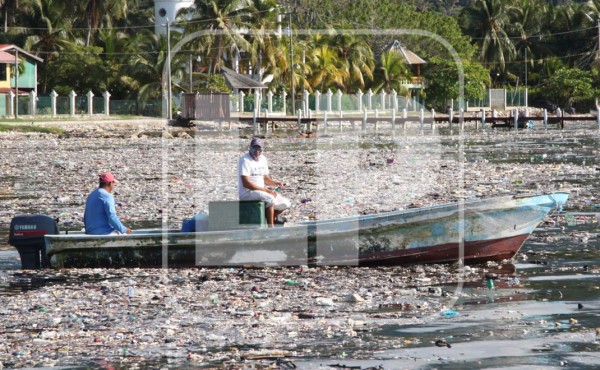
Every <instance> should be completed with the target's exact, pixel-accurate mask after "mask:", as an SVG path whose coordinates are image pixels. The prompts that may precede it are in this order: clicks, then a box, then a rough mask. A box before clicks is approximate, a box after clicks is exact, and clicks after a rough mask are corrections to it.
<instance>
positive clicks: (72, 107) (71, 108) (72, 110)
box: [69, 90, 77, 116]
mask: <svg viewBox="0 0 600 370" xmlns="http://www.w3.org/2000/svg"><path fill="white" fill-rule="evenodd" d="M75 97H77V93H76V92H75V91H73V90H71V92H70V93H69V113H71V116H74V115H75Z"/></svg>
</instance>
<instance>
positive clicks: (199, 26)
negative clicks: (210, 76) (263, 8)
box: [185, 0, 252, 73]
mask: <svg viewBox="0 0 600 370" xmlns="http://www.w3.org/2000/svg"><path fill="white" fill-rule="evenodd" d="M195 5H196V7H195V8H194V9H192V15H193V19H192V20H191V21H190V22H188V23H187V24H186V25H185V33H186V34H189V33H192V32H196V31H200V30H210V31H213V32H212V34H210V35H206V36H203V37H199V38H197V39H196V40H195V41H194V43H192V45H194V48H195V49H196V50H199V51H200V52H202V53H203V54H204V58H206V60H207V61H208V62H209V72H213V73H214V72H218V71H219V69H220V68H221V65H223V63H224V59H223V58H227V59H228V60H233V58H234V53H240V52H248V51H251V50H252V48H251V45H250V43H249V42H248V41H247V40H246V39H245V38H244V33H243V32H242V30H250V29H252V24H251V23H250V19H251V16H252V7H251V4H250V2H249V1H248V0H196V2H195Z"/></svg>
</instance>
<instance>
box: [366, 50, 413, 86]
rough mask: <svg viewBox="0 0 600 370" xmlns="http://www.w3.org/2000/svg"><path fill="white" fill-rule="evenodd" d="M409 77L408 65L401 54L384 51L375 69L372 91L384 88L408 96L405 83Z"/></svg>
mask: <svg viewBox="0 0 600 370" xmlns="http://www.w3.org/2000/svg"><path fill="white" fill-rule="evenodd" d="M409 78H410V72H409V69H408V65H407V64H406V63H405V62H404V59H403V58H402V56H401V55H400V54H399V53H398V52H396V51H386V52H384V53H383V54H382V55H381V58H380V60H379V65H378V66H377V68H376V69H375V80H374V81H373V91H374V92H379V91H381V90H385V91H386V92H388V93H389V92H390V91H392V90H396V92H397V93H398V95H400V96H408V94H409V91H408V89H407V88H406V87H405V84H406V83H407V82H408V79H409Z"/></svg>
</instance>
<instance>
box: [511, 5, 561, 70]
mask: <svg viewBox="0 0 600 370" xmlns="http://www.w3.org/2000/svg"><path fill="white" fill-rule="evenodd" d="M516 2H517V3H516V5H517V6H516V8H515V10H514V13H513V20H512V22H511V27H510V28H509V33H510V35H511V38H512V39H513V40H514V45H515V50H516V52H517V54H516V58H517V59H518V60H519V61H523V63H517V64H515V65H514V67H513V68H511V70H512V71H513V72H514V73H515V74H516V75H520V74H521V72H522V71H525V69H526V68H530V67H534V66H535V65H536V60H543V59H544V58H545V57H547V56H548V55H550V54H551V51H550V45H549V41H550V36H549V32H548V29H547V20H548V14H549V11H550V6H549V5H548V4H547V3H546V1H543V0H516ZM539 63H540V62H538V63H537V64H539ZM526 64H527V65H526ZM524 77H525V78H527V77H528V76H527V75H525V76H524Z"/></svg>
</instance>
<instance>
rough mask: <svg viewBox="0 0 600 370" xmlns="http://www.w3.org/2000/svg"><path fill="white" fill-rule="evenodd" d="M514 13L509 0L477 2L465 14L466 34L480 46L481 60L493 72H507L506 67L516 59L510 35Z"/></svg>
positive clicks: (478, 0) (481, 0)
mask: <svg viewBox="0 0 600 370" xmlns="http://www.w3.org/2000/svg"><path fill="white" fill-rule="evenodd" d="M513 12H514V7H512V6H511V4H510V3H509V2H508V0H476V1H475V3H474V4H473V5H472V6H469V7H467V8H465V9H464V11H463V14H462V17H463V20H464V24H465V30H466V32H467V33H468V34H469V35H471V37H473V39H474V40H475V42H476V43H477V44H478V46H479V57H480V60H481V62H482V63H484V65H485V66H486V67H488V68H489V69H490V70H492V69H494V68H495V69H498V70H499V71H501V72H504V71H505V68H506V63H507V62H508V61H511V60H512V59H513V58H514V57H515V55H516V50H515V46H514V44H513V42H512V40H511V39H510V37H509V35H508V33H507V29H508V28H509V27H510V25H511V23H510V21H511V14H512V13H513Z"/></svg>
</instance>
